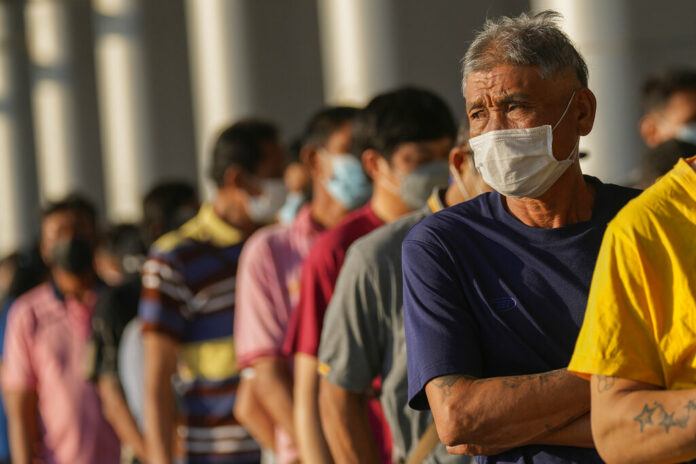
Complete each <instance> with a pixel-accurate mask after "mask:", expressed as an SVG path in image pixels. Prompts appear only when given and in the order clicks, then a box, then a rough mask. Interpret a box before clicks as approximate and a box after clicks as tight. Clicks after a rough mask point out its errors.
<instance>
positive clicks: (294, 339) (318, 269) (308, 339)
mask: <svg viewBox="0 0 696 464" xmlns="http://www.w3.org/2000/svg"><path fill="white" fill-rule="evenodd" d="M338 271H339V266H338V264H337V263H336V262H335V259H334V255H333V253H332V252H331V250H327V249H325V248H322V247H320V246H319V245H317V244H316V243H315V246H314V248H313V249H312V251H311V252H310V254H309V256H308V257H307V259H306V260H305V262H304V263H303V264H302V274H301V283H300V298H299V301H298V303H297V308H296V309H295V312H294V314H293V316H292V319H293V320H291V323H290V330H288V334H287V338H286V340H285V344H284V347H283V351H284V353H286V354H295V353H304V354H308V355H311V356H317V352H318V351H319V341H320V336H321V329H322V327H323V325H324V314H325V313H326V308H327V306H328V305H329V301H330V300H331V297H332V295H333V289H334V284H335V283H336V279H337V277H338Z"/></svg>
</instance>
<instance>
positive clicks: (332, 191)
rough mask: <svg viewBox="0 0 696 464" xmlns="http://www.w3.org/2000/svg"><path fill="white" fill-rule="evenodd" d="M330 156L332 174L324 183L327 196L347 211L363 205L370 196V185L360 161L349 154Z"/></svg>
mask: <svg viewBox="0 0 696 464" xmlns="http://www.w3.org/2000/svg"><path fill="white" fill-rule="evenodd" d="M330 156H331V170H332V174H331V178H329V179H327V180H326V181H325V182H324V186H325V187H326V190H327V191H328V192H329V195H331V197H333V199H334V200H336V201H337V202H339V203H340V204H341V205H343V206H344V207H345V208H346V209H348V210H352V209H355V208H357V207H358V206H362V205H363V204H365V202H367V200H368V199H369V198H370V196H371V195H372V184H371V183H370V180H369V179H368V178H367V176H366V175H365V171H364V170H363V167H362V163H360V160H359V159H357V158H356V157H355V156H353V155H350V154H334V153H332V154H330Z"/></svg>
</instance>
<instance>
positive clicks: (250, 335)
mask: <svg viewBox="0 0 696 464" xmlns="http://www.w3.org/2000/svg"><path fill="white" fill-rule="evenodd" d="M357 111H358V110H356V109H355V108H347V107H333V108H326V109H323V110H321V111H319V112H318V113H317V114H315V115H314V116H313V117H312V119H311V120H310V121H309V123H308V125H307V128H306V129H305V133H304V136H303V142H302V147H301V149H300V154H299V158H300V161H301V162H302V163H303V165H304V166H305V168H306V170H307V172H309V175H310V176H311V179H312V183H313V195H312V200H311V202H310V204H309V205H307V206H304V207H303V208H302V209H300V211H299V213H298V215H297V217H296V218H295V220H294V221H293V222H292V223H291V224H290V225H272V226H268V227H265V228H263V229H261V230H259V231H257V232H256V233H254V235H252V237H251V238H250V239H249V241H248V242H247V243H246V244H245V245H244V251H243V252H242V257H241V259H240V264H239V272H238V278H237V308H236V311H235V323H234V341H235V351H236V355H237V361H238V363H239V366H240V368H242V369H244V373H245V375H243V377H242V381H241V384H240V394H239V396H238V398H237V403H236V405H235V415H236V416H237V418H238V419H239V420H240V421H241V422H242V423H243V424H244V425H248V426H249V429H250V431H251V432H252V434H253V435H254V437H257V439H258V440H259V441H262V440H263V441H265V442H267V443H268V447H270V448H271V449H274V450H275V452H276V458H277V462H279V464H282V463H289V462H293V461H295V460H296V459H297V450H296V449H295V446H294V440H292V439H291V438H290V437H294V436H295V427H294V425H293V404H292V403H293V402H292V378H291V375H290V369H289V366H288V358H287V357H286V356H283V354H282V352H281V348H282V344H283V339H284V337H285V333H286V331H287V326H288V320H289V318H290V314H291V312H292V310H293V309H294V306H295V305H296V304H297V298H298V296H299V289H300V267H301V264H302V261H303V260H304V258H305V257H306V256H307V254H308V253H309V250H310V248H311V246H312V243H313V242H314V239H315V238H316V236H317V234H318V233H319V232H320V231H322V230H323V229H328V228H330V227H333V226H335V225H336V224H337V223H338V222H339V221H340V220H341V219H343V217H344V216H345V215H346V213H347V212H348V211H349V210H351V209H353V208H354V207H356V206H357V204H356V202H355V201H351V200H350V198H348V199H346V198H344V197H342V196H340V195H337V194H336V189H335V188H334V187H333V186H335V185H338V184H341V185H343V187H344V189H345V190H346V191H349V192H353V196H355V197H356V198H357V200H358V202H360V201H364V199H366V198H367V196H368V195H369V192H370V184H369V181H368V180H367V177H366V176H365V175H364V173H363V171H362V167H361V166H360V161H359V160H358V159H357V157H355V156H353V155H351V154H348V153H347V152H348V151H349V150H350V143H351V122H352V120H353V118H354V117H355V115H356V113H357ZM346 168H347V169H346ZM355 174H357V177H356V176H355ZM346 175H348V176H352V177H346ZM247 395H248V396H253V397H255V398H256V399H257V400H256V401H255V402H251V401H247V400H246V399H247V398H248V396H247ZM256 404H260V405H261V408H258V407H255V406H256ZM264 412H265V413H266V414H267V416H268V420H269V422H270V424H271V428H270V433H269V435H270V438H267V439H265V438H262V435H263V430H268V429H267V428H265V427H263V425H262V424H255V423H256V422H258V421H259V420H260V419H261V416H262V415H263V413H264ZM274 435H275V438H274Z"/></svg>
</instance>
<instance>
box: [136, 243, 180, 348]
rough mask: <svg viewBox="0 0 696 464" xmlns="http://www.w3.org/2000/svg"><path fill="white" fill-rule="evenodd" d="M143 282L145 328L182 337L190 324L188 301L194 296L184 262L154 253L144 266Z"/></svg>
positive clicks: (141, 307) (140, 310)
mask: <svg viewBox="0 0 696 464" xmlns="http://www.w3.org/2000/svg"><path fill="white" fill-rule="evenodd" d="M142 283H143V289H142V293H141V296H140V303H139V305H138V317H139V319H140V320H141V321H142V323H143V326H142V330H143V331H144V332H145V331H156V332H162V333H166V334H169V335H171V336H172V337H174V338H176V339H177V340H180V339H181V338H182V337H183V335H184V331H185V327H186V317H185V315H186V311H187V306H186V305H187V301H189V300H191V298H192V295H191V291H190V289H189V288H188V285H187V284H186V281H185V278H184V273H183V272H182V270H181V266H179V265H177V263H176V261H175V260H174V259H173V258H171V257H170V256H169V254H165V253H158V252H154V253H151V254H150V257H149V258H148V260H147V261H146V262H145V265H144V266H143V277H142Z"/></svg>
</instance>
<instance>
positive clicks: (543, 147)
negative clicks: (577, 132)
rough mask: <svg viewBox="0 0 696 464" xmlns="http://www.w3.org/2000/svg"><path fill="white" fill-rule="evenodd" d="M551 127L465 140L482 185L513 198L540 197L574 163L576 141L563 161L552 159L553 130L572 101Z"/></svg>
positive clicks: (488, 133)
mask: <svg viewBox="0 0 696 464" xmlns="http://www.w3.org/2000/svg"><path fill="white" fill-rule="evenodd" d="M575 92H576V91H573V94H572V95H571V96H570V100H568V104H567V105H566V108H565V111H563V114H562V115H561V117H560V119H559V120H558V122H557V123H556V124H555V125H554V126H553V128H552V127H551V126H550V125H548V124H546V125H544V126H539V127H533V128H529V129H503V130H496V131H490V132H486V133H485V134H483V135H479V136H477V137H473V138H471V139H469V144H470V145H471V148H472V149H473V150H474V162H475V163H476V168H477V169H478V170H479V172H481V176H482V177H483V180H484V182H486V183H487V184H488V185H490V186H491V187H492V188H493V189H494V190H496V191H497V192H499V193H500V194H502V195H505V196H508V197H513V198H523V197H524V198H537V197H540V196H541V195H543V194H544V192H546V191H547V190H548V189H549V188H550V187H551V186H552V185H553V184H554V183H555V182H556V181H557V180H558V178H559V177H561V175H562V174H563V173H564V172H565V171H566V169H568V167H570V165H572V164H573V163H574V162H575V158H576V156H577V153H578V145H579V143H580V139H579V138H578V142H577V143H576V144H575V147H573V150H572V151H571V152H570V156H568V157H567V158H566V159H564V160H561V161H559V160H557V159H556V158H554V156H553V149H552V143H553V130H554V129H556V127H558V125H559V124H560V123H561V121H562V120H563V118H564V117H565V115H566V113H567V112H568V108H570V103H571V102H572V101H573V97H574V96H575Z"/></svg>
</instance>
